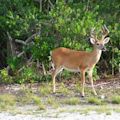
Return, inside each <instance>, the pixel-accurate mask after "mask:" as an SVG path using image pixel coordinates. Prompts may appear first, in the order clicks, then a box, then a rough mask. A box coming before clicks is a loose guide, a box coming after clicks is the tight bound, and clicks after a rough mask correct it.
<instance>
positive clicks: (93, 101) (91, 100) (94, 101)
mask: <svg viewBox="0 0 120 120" xmlns="http://www.w3.org/2000/svg"><path fill="white" fill-rule="evenodd" d="M88 103H91V104H95V105H101V104H103V101H102V100H101V99H99V98H95V97H89V98H88Z"/></svg>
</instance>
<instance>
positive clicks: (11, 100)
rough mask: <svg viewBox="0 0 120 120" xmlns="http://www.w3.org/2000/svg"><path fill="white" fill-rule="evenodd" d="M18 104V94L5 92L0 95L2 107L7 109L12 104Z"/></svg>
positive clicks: (0, 106) (0, 105)
mask: <svg viewBox="0 0 120 120" xmlns="http://www.w3.org/2000/svg"><path fill="white" fill-rule="evenodd" d="M15 104H16V96H14V95H12V94H3V95H0V109H7V108H8V107H10V106H12V107H13V106H14V105H15Z"/></svg>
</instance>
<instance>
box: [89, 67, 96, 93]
mask: <svg viewBox="0 0 120 120" xmlns="http://www.w3.org/2000/svg"><path fill="white" fill-rule="evenodd" d="M92 73H93V69H91V70H89V71H88V77H89V80H90V82H91V86H92V90H93V93H94V95H97V93H96V91H95V88H94V85H93V78H92Z"/></svg>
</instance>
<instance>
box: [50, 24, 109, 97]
mask: <svg viewBox="0 0 120 120" xmlns="http://www.w3.org/2000/svg"><path fill="white" fill-rule="evenodd" d="M101 33H102V35H101V39H98V38H97V35H96V33H95V28H94V29H92V30H91V33H90V43H91V44H92V46H93V50H92V51H90V52H87V51H76V50H72V49H69V48H64V47H59V48H56V49H54V50H53V51H51V60H52V66H53V71H52V74H51V76H52V81H53V93H55V92H56V80H55V78H56V76H57V75H58V73H59V72H61V71H62V70H63V69H65V70H69V71H72V72H80V73H81V87H82V89H81V96H82V97H84V96H85V93H84V86H85V73H86V72H87V73H88V78H89V81H90V84H91V87H92V91H93V94H94V95H97V93H96V90H95V88H94V85H93V77H92V76H93V75H92V74H93V68H94V67H95V65H96V64H97V63H98V61H99V60H100V57H101V53H102V51H106V47H105V44H107V43H108V42H109V40H110V37H109V30H108V28H107V27H106V26H105V25H104V26H102V29H101Z"/></svg>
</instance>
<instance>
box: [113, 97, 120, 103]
mask: <svg viewBox="0 0 120 120" xmlns="http://www.w3.org/2000/svg"><path fill="white" fill-rule="evenodd" d="M112 103H114V104H120V96H113V97H112Z"/></svg>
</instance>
